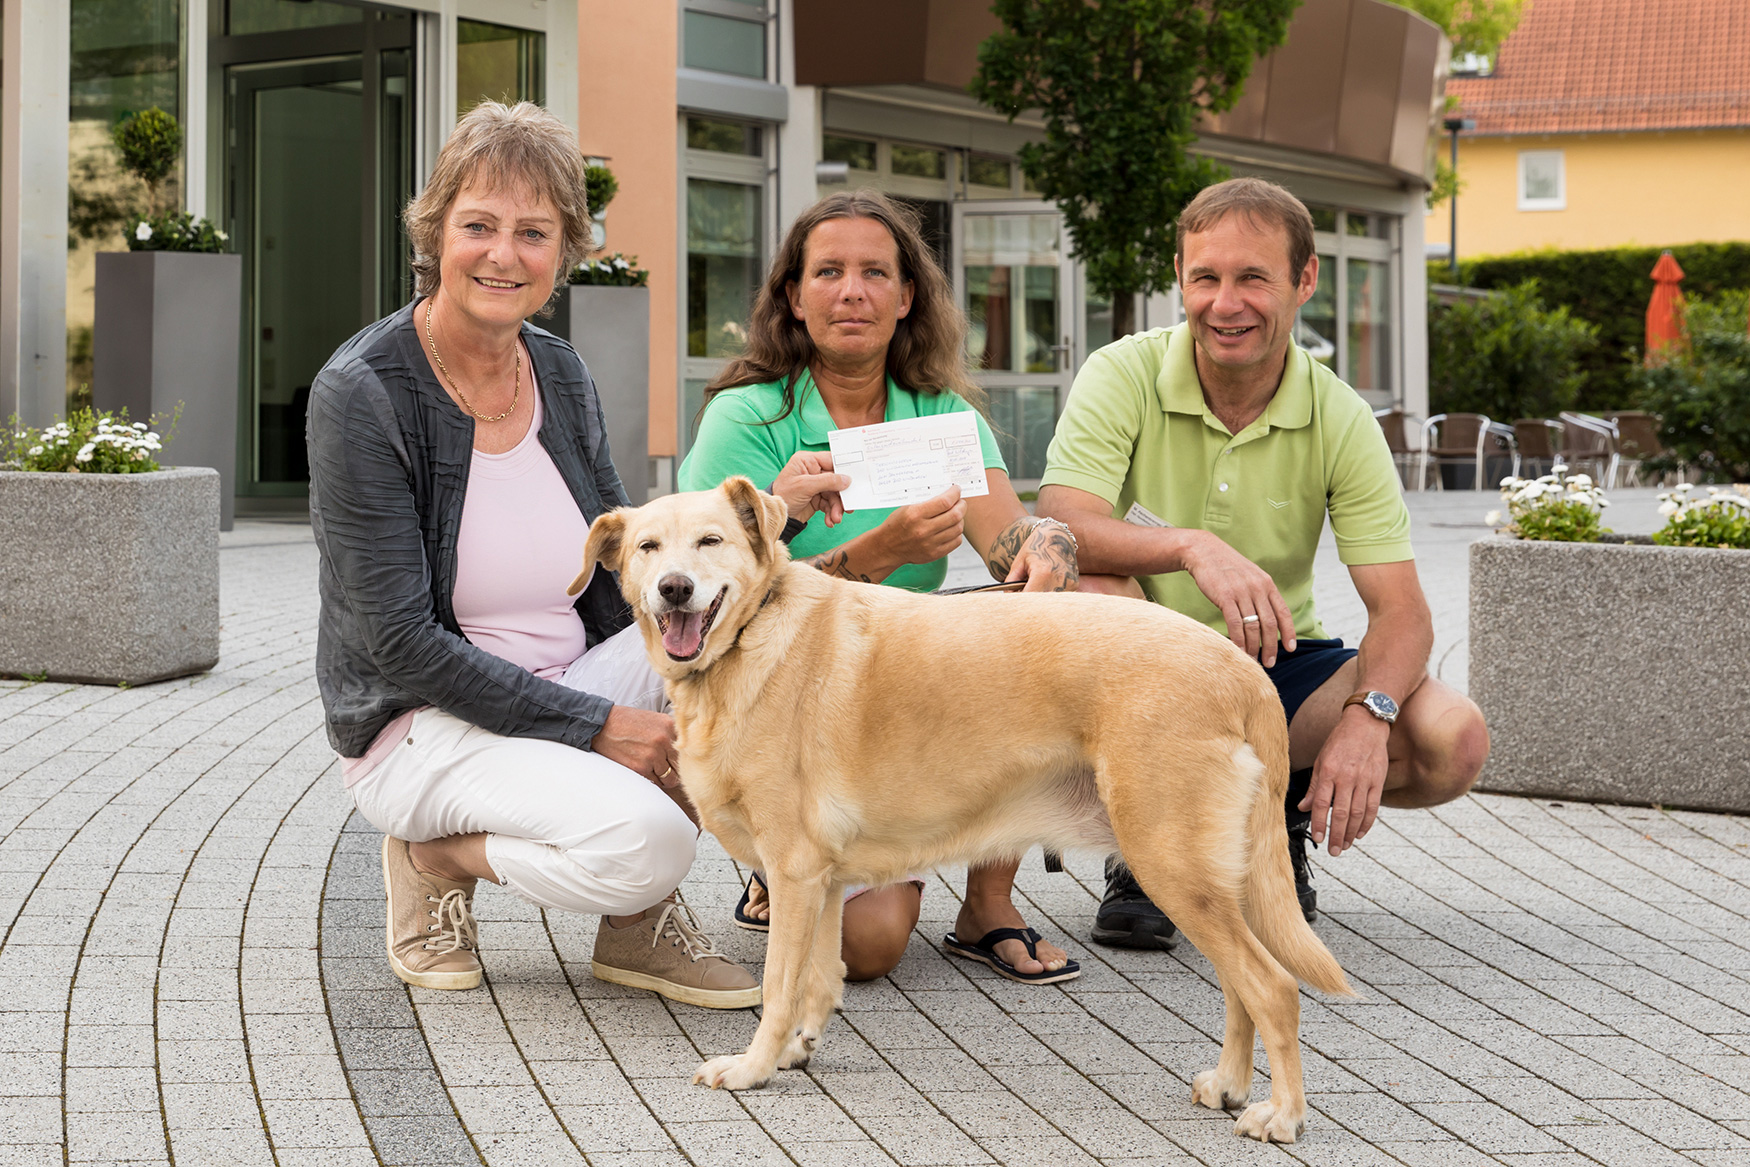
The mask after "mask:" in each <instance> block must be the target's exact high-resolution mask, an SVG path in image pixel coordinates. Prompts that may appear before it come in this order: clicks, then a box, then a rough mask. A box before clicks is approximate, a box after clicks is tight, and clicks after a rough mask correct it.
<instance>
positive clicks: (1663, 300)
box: [1646, 251, 1683, 364]
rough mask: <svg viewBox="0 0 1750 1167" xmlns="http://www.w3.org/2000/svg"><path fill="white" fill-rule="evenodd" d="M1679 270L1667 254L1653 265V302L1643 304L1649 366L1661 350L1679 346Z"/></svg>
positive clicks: (1681, 336) (1681, 303)
mask: <svg viewBox="0 0 1750 1167" xmlns="http://www.w3.org/2000/svg"><path fill="white" fill-rule="evenodd" d="M1682 282H1683V269H1682V268H1681V267H1679V266H1677V260H1676V258H1675V257H1674V256H1672V254H1671V253H1670V252H1669V251H1667V252H1665V253H1664V254H1663V255H1661V256H1660V257H1659V262H1658V263H1656V264H1654V265H1653V298H1652V299H1651V300H1649V301H1648V302H1647V356H1646V360H1647V362H1648V363H1649V364H1650V363H1652V362H1653V361H1654V360H1655V359H1656V358H1657V355H1658V354H1659V353H1660V352H1661V350H1664V349H1667V348H1673V347H1679V346H1681V345H1682V344H1683V290H1682V289H1681V288H1679V287H1678V286H1677V285H1678V284H1680V283H1682Z"/></svg>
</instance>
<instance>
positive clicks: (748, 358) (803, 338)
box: [700, 190, 985, 424]
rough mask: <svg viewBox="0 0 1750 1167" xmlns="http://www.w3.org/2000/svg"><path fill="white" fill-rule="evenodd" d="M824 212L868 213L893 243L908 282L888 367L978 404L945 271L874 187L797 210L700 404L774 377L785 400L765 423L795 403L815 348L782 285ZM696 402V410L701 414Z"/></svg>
mask: <svg viewBox="0 0 1750 1167" xmlns="http://www.w3.org/2000/svg"><path fill="white" fill-rule="evenodd" d="M828 219H874V220H876V221H877V222H879V223H880V224H881V225H882V226H884V227H886V228H887V233H888V234H889V235H892V236H893V241H894V243H895V244H897V245H898V247H899V274H900V276H901V278H903V279H906V280H909V281H910V282H911V286H912V300H911V311H910V312H908V313H907V314H906V315H905V316H904V317H903V318H902V319H901V320H900V321H899V324H898V326H897V327H895V328H894V330H893V339H892V341H890V342H889V343H888V345H887V375H888V376H890V377H892V378H893V380H894V382H895V383H896V384H899V385H902V386H904V387H905V388H907V389H910V390H912V391H914V392H917V393H941V392H944V391H947V390H951V391H953V392H955V393H958V394H959V395H960V396H961V397H964V398H965V399H966V400H967V401H969V402H970V403H971V404H972V406H973V408H975V409H978V410H980V411H981V412H982V411H983V410H984V407H985V400H984V391H983V390H982V389H980V388H979V387H978V385H977V384H976V383H975V382H974V381H973V380H972V376H971V374H970V372H969V371H968V368H967V363H966V317H965V316H964V315H963V314H962V313H961V311H960V309H959V308H958V307H957V306H956V305H955V303H954V296H953V293H952V292H950V291H949V289H948V277H947V276H945V275H943V274H942V267H941V265H940V264H938V263H937V262H936V256H935V253H934V252H932V251H931V250H930V247H929V245H928V244H927V243H925V242H924V236H923V233H922V232H921V231H920V230H919V229H918V220H917V216H916V215H914V214H913V213H912V212H911V210H910V209H908V208H906V207H904V206H902V205H900V204H899V203H896V202H894V201H893V200H892V199H890V198H888V197H887V196H886V195H884V194H881V193H880V192H879V191H872V190H851V191H839V192H837V193H835V194H830V195H827V196H826V197H825V198H823V199H821V200H820V201H819V202H818V203H815V204H814V205H813V206H812V207H809V208H808V209H807V210H806V211H803V212H802V213H801V214H800V215H798V216H797V217H796V222H795V223H793V224H791V226H790V230H789V233H788V234H786V235H785V236H784V243H783V246H781V247H779V248H778V254H777V255H776V256H774V257H773V259H772V266H771V270H769V271H768V272H766V279H765V282H764V283H763V284H761V285H760V291H759V296H758V298H757V299H756V300H755V301H754V306H753V319H752V320H751V321H749V323H748V336H747V347H746V348H745V349H744V350H743V352H742V354H741V355H740V356H739V357H736V358H735V359H734V360H732V361H730V362H729V366H728V367H727V368H725V369H724V370H723V371H722V372H721V373H719V374H718V375H717V376H716V378H714V379H713V380H712V382H711V383H710V384H709V385H707V386H706V387H705V405H706V407H709V406H710V404H711V399H712V398H713V397H715V396H716V395H717V394H719V393H721V392H722V391H723V390H725V389H734V388H736V387H737V386H741V385H759V384H763V383H765V382H767V381H776V382H778V383H779V384H781V385H782V386H783V391H784V407H783V409H781V410H780V411H779V412H778V415H777V416H776V417H771V418H767V419H766V421H767V424H770V423H771V422H774V421H778V420H780V419H782V418H785V417H788V416H789V415H790V413H791V412H792V411H793V410H794V409H795V408H796V381H797V379H798V378H800V377H801V376H802V373H803V372H804V370H806V369H807V368H808V366H809V365H810V364H811V363H813V361H814V358H815V356H816V352H815V347H814V340H813V338H811V337H810V336H809V335H808V326H807V325H806V324H804V323H803V322H802V321H800V320H798V319H796V317H795V316H794V315H793V314H792V313H791V311H790V295H789V288H790V284H791V283H792V282H796V281H800V280H801V279H802V259H803V252H804V251H805V250H806V248H807V245H808V236H809V234H810V233H811V232H813V230H814V229H815V228H816V227H818V226H819V225H820V224H822V223H824V222H826V221H827V220H828ZM703 412H704V410H703V409H701V410H700V413H701V414H702V413H703Z"/></svg>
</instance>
